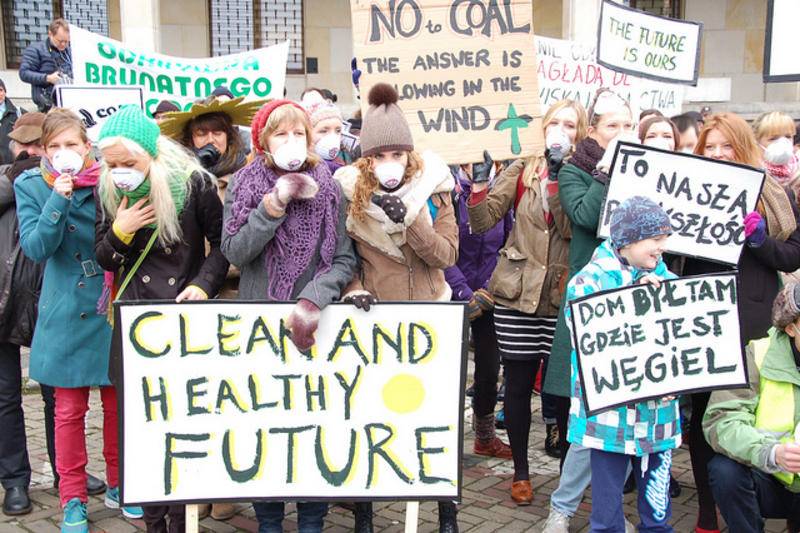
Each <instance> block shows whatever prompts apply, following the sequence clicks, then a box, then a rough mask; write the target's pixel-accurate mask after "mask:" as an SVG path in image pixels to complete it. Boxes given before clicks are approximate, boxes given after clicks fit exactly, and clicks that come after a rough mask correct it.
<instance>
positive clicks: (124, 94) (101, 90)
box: [56, 85, 144, 142]
mask: <svg viewBox="0 0 800 533" xmlns="http://www.w3.org/2000/svg"><path fill="white" fill-rule="evenodd" d="M56 105H58V107H66V108H67V109H70V110H72V111H74V112H75V114H77V115H78V116H79V117H81V120H83V123H84V124H85V125H86V133H87V135H89V139H91V140H92V142H96V141H97V137H98V136H99V135H100V128H101V127H102V126H103V123H104V122H105V121H106V120H108V118H109V117H110V116H111V115H113V114H114V113H116V112H117V110H119V108H120V107H122V106H124V105H135V106H136V107H138V108H139V109H144V101H143V99H142V88H141V87H97V86H91V85H89V86H79V85H57V86H56Z"/></svg>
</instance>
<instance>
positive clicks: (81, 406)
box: [14, 109, 142, 533]
mask: <svg viewBox="0 0 800 533" xmlns="http://www.w3.org/2000/svg"><path fill="white" fill-rule="evenodd" d="M41 144H42V146H43V147H44V149H45V157H43V158H42V162H41V166H40V167H37V168H33V169H30V170H27V171H25V172H23V173H22V174H20V175H19V176H18V177H17V179H16V180H15V181H14V192H15V195H16V202H17V217H18V218H19V234H20V246H21V247H22V250H23V251H24V252H25V255H26V256H28V257H29V258H31V259H33V260H34V261H37V262H46V266H45V271H44V278H43V281H42V292H41V297H40V300H39V317H38V319H37V322H36V330H35V332H34V335H33V345H32V346H31V360H30V375H31V377H32V378H33V379H35V380H36V381H38V382H40V383H43V384H46V385H51V386H53V387H55V396H56V409H55V411H56V413H55V415H56V420H55V428H56V468H57V470H58V474H59V476H60V481H59V486H58V489H59V497H60V499H61V506H62V507H63V509H64V518H63V521H62V525H61V531H62V532H66V533H88V532H89V524H88V519H87V511H86V504H87V502H88V494H87V491H86V462H87V454H86V435H85V424H86V420H85V419H86V412H87V410H88V409H89V389H90V387H93V386H99V387H100V398H101V400H102V403H103V456H104V458H105V461H106V479H107V482H108V490H107V492H106V497H105V502H106V505H107V506H108V507H113V508H118V507H119V467H118V459H119V458H118V448H117V394H116V390H115V389H114V387H113V386H112V385H111V383H110V382H109V379H108V353H109V347H110V345H111V328H110V327H109V326H108V323H107V322H106V320H105V318H104V317H101V316H98V315H97V313H96V312H95V306H96V304H97V298H98V297H99V296H100V294H101V291H102V287H103V278H102V273H103V272H102V270H101V267H100V265H98V262H97V261H96V258H95V253H94V218H95V199H94V194H93V192H94V187H95V185H96V184H97V180H98V177H99V175H100V164H99V163H98V162H97V161H95V159H94V157H92V155H91V149H92V146H91V143H90V142H89V138H88V137H87V135H86V127H85V126H84V124H83V122H82V121H81V119H79V118H78V117H77V116H76V115H75V114H74V113H72V112H71V111H68V110H66V109H53V110H52V111H51V112H50V113H48V115H47V117H46V118H45V121H44V124H43V125H42V136H41ZM123 513H124V514H125V516H127V517H130V518H141V516H142V510H141V508H139V507H126V508H124V509H123Z"/></svg>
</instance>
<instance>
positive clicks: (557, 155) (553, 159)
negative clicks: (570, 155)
mask: <svg viewBox="0 0 800 533" xmlns="http://www.w3.org/2000/svg"><path fill="white" fill-rule="evenodd" d="M544 156H545V157H546V158H547V172H548V174H549V178H550V181H558V172H559V171H560V170H561V165H562V164H563V163H564V156H563V155H562V154H561V152H559V151H556V150H553V151H550V150H545V153H544Z"/></svg>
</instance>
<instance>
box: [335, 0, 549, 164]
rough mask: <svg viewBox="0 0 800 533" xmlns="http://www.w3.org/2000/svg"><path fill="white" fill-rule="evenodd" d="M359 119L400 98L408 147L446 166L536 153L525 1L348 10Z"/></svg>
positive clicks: (428, 2)
mask: <svg viewBox="0 0 800 533" xmlns="http://www.w3.org/2000/svg"><path fill="white" fill-rule="evenodd" d="M350 8H351V12H352V27H353V50H354V54H355V56H356V58H357V61H358V66H359V68H360V69H361V72H362V75H361V80H360V93H361V106H362V111H363V112H366V111H367V108H368V102H367V95H368V94H369V90H370V88H371V87H372V86H373V85H375V84H376V83H378V82H386V83H389V84H391V85H394V86H395V87H396V88H397V92H398V94H399V97H400V100H399V102H398V104H399V105H400V107H401V109H402V110H403V112H404V113H405V116H406V119H407V120H408V123H409V126H410V127H411V133H412V135H413V136H414V141H415V143H417V144H418V145H419V146H424V147H425V148H427V149H430V150H433V151H435V152H436V153H438V154H440V155H441V156H442V157H443V158H444V159H445V160H447V162H448V163H468V162H475V161H482V160H483V151H484V150H488V151H489V153H490V154H491V155H492V157H493V158H494V159H495V160H496V161H499V160H501V159H509V158H517V157H523V156H527V155H531V154H533V153H538V152H541V150H542V149H543V148H544V139H543V137H542V124H541V111H540V109H539V89H538V83H537V76H536V52H535V49H534V47H533V46H532V44H533V7H532V6H531V0H505V1H503V2H499V1H497V0H468V1H464V0H447V1H443V0H403V1H400V2H398V1H395V0H351V2H350Z"/></svg>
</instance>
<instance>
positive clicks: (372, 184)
mask: <svg viewBox="0 0 800 533" xmlns="http://www.w3.org/2000/svg"><path fill="white" fill-rule="evenodd" d="M406 154H408V164H407V165H406V171H405V173H404V174H403V182H402V184H401V185H405V184H406V183H408V182H409V181H411V179H412V178H413V177H414V176H416V175H417V174H419V173H421V172H422V171H423V170H424V169H425V163H423V161H422V157H421V156H420V155H419V154H418V153H417V152H415V151H413V150H410V151H407V152H406ZM373 161H374V156H371V155H370V156H366V157H362V158H360V159H358V160H356V161H355V162H354V163H353V166H354V167H355V168H356V170H358V180H357V181H356V186H355V189H354V190H353V201H352V202H350V210H349V213H350V215H352V216H353V218H355V219H356V220H358V221H359V222H362V221H363V220H364V218H365V217H366V216H367V213H366V210H367V207H368V206H369V204H370V202H371V201H372V193H374V192H375V191H377V190H378V178H376V177H375V173H374V172H372V163H373Z"/></svg>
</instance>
